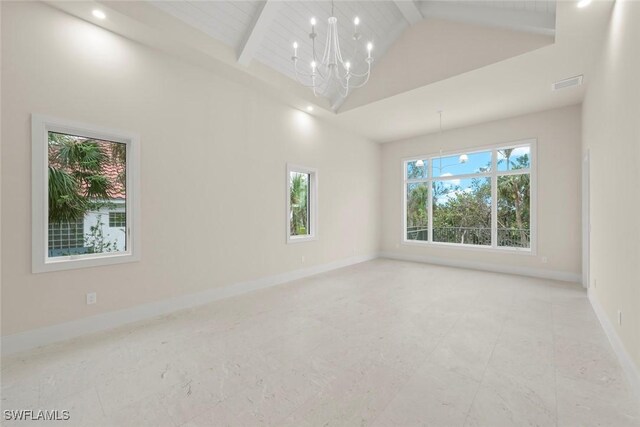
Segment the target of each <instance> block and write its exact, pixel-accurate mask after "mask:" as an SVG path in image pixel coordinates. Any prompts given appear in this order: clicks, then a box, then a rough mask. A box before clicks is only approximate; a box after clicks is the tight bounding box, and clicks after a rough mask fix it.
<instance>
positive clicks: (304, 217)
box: [289, 173, 309, 236]
mask: <svg viewBox="0 0 640 427" xmlns="http://www.w3.org/2000/svg"><path fill="white" fill-rule="evenodd" d="M289 188H290V199H289V203H290V206H291V224H290V227H291V228H290V230H289V231H290V233H291V235H292V236H301V235H306V234H308V231H307V230H309V224H308V219H309V214H308V210H309V175H307V174H302V173H292V175H291V176H290V177H289Z"/></svg>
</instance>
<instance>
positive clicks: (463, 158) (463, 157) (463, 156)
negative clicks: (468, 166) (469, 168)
mask: <svg viewBox="0 0 640 427" xmlns="http://www.w3.org/2000/svg"><path fill="white" fill-rule="evenodd" d="M458 160H459V161H460V163H467V162H468V161H469V156H467V155H466V154H460V158H459V159H458Z"/></svg>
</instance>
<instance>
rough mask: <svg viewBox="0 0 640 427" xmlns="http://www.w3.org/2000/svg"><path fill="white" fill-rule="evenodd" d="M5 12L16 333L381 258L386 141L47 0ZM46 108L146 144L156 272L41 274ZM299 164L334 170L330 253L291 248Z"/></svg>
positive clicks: (147, 220) (5, 135)
mask: <svg viewBox="0 0 640 427" xmlns="http://www.w3.org/2000/svg"><path fill="white" fill-rule="evenodd" d="M1 7H2V57H3V61H2V88H3V93H2V122H3V127H2V229H3V234H2V253H3V258H2V264H3V269H2V297H3V298H2V334H3V335H7V334H13V333H17V332H21V331H26V330H31V329H34V328H38V327H42V326H45V325H53V324H58V323H61V322H65V321H70V320H75V319H80V318H83V317H87V316H91V315H94V314H98V313H104V312H109V311H113V310H117V309H121V308H126V307H132V306H136V305H139V304H142V303H146V302H151V301H158V300H162V299H165V298H169V297H173V296H177V295H184V294H188V293H194V292H199V291H203V290H205V289H211V288H215V287H222V286H225V285H228V284H231V283H235V282H239V281H244V280H249V279H253V278H259V277H263V276H268V275H273V274H277V273H282V272H286V271H291V270H295V269H299V268H301V267H310V266H313V265H321V264H325V263H329V262H333V261H336V260H340V259H346V258H348V257H352V256H354V255H368V254H372V253H375V252H376V251H377V250H378V230H379V227H380V222H379V210H380V209H379V206H380V200H379V190H380V188H379V178H380V176H379V174H380V147H379V146H378V145H376V144H373V143H371V142H369V141H367V140H364V139H362V138H360V137H356V136H354V135H351V134H349V133H345V132H343V131H340V130H338V129H336V128H334V127H331V126H329V125H327V124H326V123H324V122H322V121H320V120H318V119H316V118H314V117H313V116H311V115H308V114H306V113H303V112H301V111H298V110H294V109H291V108H289V107H287V106H286V105H284V104H283V103H281V102H279V101H277V100H275V99H272V98H270V97H269V96H268V95H266V94H265V93H262V92H260V91H259V90H257V89H254V88H249V87H246V86H241V85H239V84H236V83H233V82H231V81H228V80H224V79H223V78H221V77H218V76H216V75H214V74H212V73H210V72H208V71H205V70H204V69H201V68H198V67H195V66H191V65H189V64H186V63H183V62H180V61H178V60H175V59H173V58H171V57H169V56H167V55H165V54H162V53H160V52H157V51H154V50H152V49H149V48H146V47H144V46H142V45H140V44H138V43H135V42H132V41H130V40H127V39H124V38H122V37H119V36H117V35H114V34H113V33H110V32H107V31H105V30H103V29H101V28H99V27H96V26H94V25H92V24H90V23H87V22H84V21H81V20H78V19H76V18H73V17H71V16H69V15H66V14H64V13H62V12H59V11H57V10H55V9H52V8H50V7H48V6H46V5H44V4H42V3H35V2H16V3H12V2H11V3H8V2H3V3H2V6H1ZM31 113H41V114H49V115H54V116H58V117H63V118H68V119H73V120H77V121H83V122H88V123H93V124H98V125H102V126H111V127H115V128H121V129H126V130H131V131H134V132H137V133H139V134H140V135H141V156H142V160H141V162H142V172H141V176H142V225H143V229H142V261H141V262H138V263H131V264H122V265H114V266H108V267H99V268H90V269H84V270H75V271H64V272H55V273H43V274H37V275H34V274H31V272H30V269H31V267H30V265H31V244H30V242H31V237H30V236H31V220H30V215H29V212H30V188H31V187H30V185H31V184H30V177H31V170H30V157H31V150H30V140H31V136H30V114H31ZM288 161H289V162H294V163H296V164H300V165H305V166H310V167H315V168H317V169H318V171H319V198H320V208H319V240H317V241H315V242H308V243H302V244H292V245H286V244H285V221H284V216H285V188H284V183H285V164H286V162H288ZM302 256H304V257H305V260H306V262H305V264H304V265H302V264H301V259H302ZM89 291H96V292H97V293H98V304H96V305H91V306H87V305H86V304H85V293H86V292H89Z"/></svg>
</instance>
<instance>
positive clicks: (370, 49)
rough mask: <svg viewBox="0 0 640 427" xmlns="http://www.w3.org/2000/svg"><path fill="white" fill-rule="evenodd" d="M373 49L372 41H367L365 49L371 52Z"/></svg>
mask: <svg viewBox="0 0 640 427" xmlns="http://www.w3.org/2000/svg"><path fill="white" fill-rule="evenodd" d="M372 50H373V43H371V42H369V43H367V51H368V52H371V51H372Z"/></svg>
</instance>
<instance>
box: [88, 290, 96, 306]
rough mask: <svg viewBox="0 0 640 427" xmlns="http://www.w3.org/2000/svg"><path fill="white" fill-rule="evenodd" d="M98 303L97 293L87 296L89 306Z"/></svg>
mask: <svg viewBox="0 0 640 427" xmlns="http://www.w3.org/2000/svg"><path fill="white" fill-rule="evenodd" d="M97 302H98V294H97V293H95V292H89V293H88V294H87V304H95V303H97Z"/></svg>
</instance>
